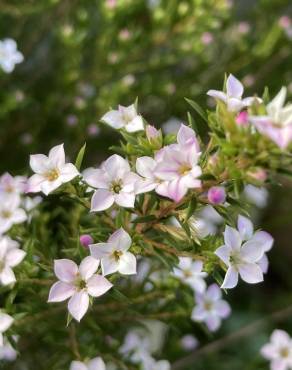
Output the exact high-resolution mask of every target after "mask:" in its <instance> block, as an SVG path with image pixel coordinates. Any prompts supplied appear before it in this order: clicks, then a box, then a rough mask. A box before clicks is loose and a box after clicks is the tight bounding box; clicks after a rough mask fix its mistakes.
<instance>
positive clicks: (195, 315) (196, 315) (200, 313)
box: [191, 301, 206, 321]
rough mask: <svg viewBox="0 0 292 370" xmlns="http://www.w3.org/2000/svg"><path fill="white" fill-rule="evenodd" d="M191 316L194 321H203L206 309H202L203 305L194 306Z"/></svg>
mask: <svg viewBox="0 0 292 370" xmlns="http://www.w3.org/2000/svg"><path fill="white" fill-rule="evenodd" d="M196 302H197V301H196ZM191 318H192V320H194V321H203V320H205V318H206V310H205V309H204V307H201V306H195V308H194V309H193V311H192V315H191Z"/></svg>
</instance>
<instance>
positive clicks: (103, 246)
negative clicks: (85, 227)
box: [89, 243, 115, 260]
mask: <svg viewBox="0 0 292 370" xmlns="http://www.w3.org/2000/svg"><path fill="white" fill-rule="evenodd" d="M89 249H90V254H91V255H92V256H93V257H94V258H96V259H98V260H99V259H102V258H104V257H107V256H109V255H110V254H112V252H113V251H114V250H115V246H114V245H112V244H110V243H96V244H91V245H90V246H89Z"/></svg>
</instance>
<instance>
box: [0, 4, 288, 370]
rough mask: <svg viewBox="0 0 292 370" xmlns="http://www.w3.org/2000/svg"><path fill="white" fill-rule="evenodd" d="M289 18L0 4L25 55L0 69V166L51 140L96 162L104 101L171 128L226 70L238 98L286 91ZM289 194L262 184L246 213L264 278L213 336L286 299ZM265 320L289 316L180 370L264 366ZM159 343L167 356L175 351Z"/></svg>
mask: <svg viewBox="0 0 292 370" xmlns="http://www.w3.org/2000/svg"><path fill="white" fill-rule="evenodd" d="M289 17H290V18H289ZM291 18H292V3H291V1H290V0H241V1H239V0H238V1H231V0H107V1H106V0H79V1H77V0H26V1H20V0H6V1H5V0H0V39H4V38H7V37H10V38H14V39H15V40H16V41H17V43H18V48H19V50H20V51H21V52H22V53H23V55H24V58H25V59H24V62H23V63H22V64H20V65H17V66H16V68H15V70H14V71H13V73H11V74H5V73H4V72H2V71H0V81H1V89H0V158H1V161H0V166H1V171H2V172H4V171H6V170H8V171H10V172H11V173H13V174H17V173H22V172H24V173H25V172H27V167H28V158H29V153H41V152H46V151H48V149H49V148H50V147H52V146H53V145H56V144H58V143H61V142H64V143H65V148H66V152H67V154H68V156H69V157H71V158H74V156H75V155H76V153H77V151H78V150H79V148H80V147H81V145H83V143H84V142H85V141H86V142H87V144H88V149H87V155H86V159H85V163H86V165H88V166H91V165H95V164H97V163H99V162H100V160H101V159H102V158H104V157H105V156H106V155H108V153H109V150H108V147H109V146H110V145H111V144H112V143H114V142H116V141H117V140H118V135H117V134H116V133H115V132H113V131H112V130H110V129H108V128H106V127H104V126H103V125H101V124H100V123H99V119H100V117H101V116H102V115H103V114H104V113H105V112H106V111H107V110H108V109H109V107H116V106H117V105H118V104H122V105H129V104H131V103H132V102H134V100H135V99H136V97H138V98H139V111H140V112H142V114H143V116H144V117H145V118H146V119H147V120H148V122H149V123H151V124H154V125H156V126H163V127H165V129H166V130H170V129H173V128H174V127H175V123H176V122H177V121H178V120H179V121H185V120H186V112H187V110H188V109H189V107H188V106H187V103H186V102H185V101H184V97H189V98H191V99H193V100H195V101H197V102H198V103H199V104H200V105H201V106H204V107H209V108H211V107H212V104H213V101H212V100H209V99H208V98H207V96H206V91H207V90H208V89H210V88H216V89H220V88H221V87H222V83H223V79H224V73H225V72H226V73H233V74H234V75H236V76H237V77H238V78H240V79H241V80H242V81H243V83H244V85H245V87H246V94H247V95H250V94H253V93H254V92H257V93H258V94H259V95H260V94H261V93H262V92H263V89H264V87H265V86H269V88H270V92H271V94H272V95H273V94H274V93H275V92H277V90H278V89H279V88H280V87H281V86H282V85H286V86H288V91H289V94H290V98H291V93H292V78H291V77H292V69H291V65H292V56H291V53H292V20H291ZM165 123H167V124H166V126H165ZM291 198H292V188H291V184H290V183H287V184H285V187H278V188H276V189H271V194H270V197H269V203H268V206H267V208H266V209H265V210H263V211H261V212H259V213H258V215H257V219H258V221H259V224H260V225H261V227H262V228H263V229H265V230H267V231H270V232H271V233H272V234H273V236H274V237H275V239H276V243H275V248H274V249H273V251H272V252H271V253H270V260H271V266H270V271H269V274H268V276H267V278H266V281H265V284H261V285H259V286H256V287H251V286H246V285H245V286H244V285H242V286H241V287H240V288H238V289H236V290H235V291H232V292H231V293H229V294H228V297H227V299H228V300H229V302H230V303H231V305H232V307H233V308H234V314H233V316H232V318H231V319H230V320H228V322H227V323H226V324H225V325H223V328H222V330H221V331H220V332H219V333H218V334H216V335H215V338H217V337H220V336H222V335H228V333H230V332H232V331H234V330H236V328H240V327H241V326H243V325H245V324H247V323H249V322H251V321H252V320H255V319H258V318H263V317H265V315H268V314H270V313H271V312H273V311H275V310H278V309H280V308H281V307H282V308H283V307H286V306H288V305H290V304H292V300H291V298H292V293H291V292H292V271H291V267H290V266H291V263H292V252H291V250H292V249H291V243H290V239H291V237H290V234H291V226H292V217H291V216H292V201H291V200H290V199H291ZM182 325H183V324H182ZM274 327H282V328H284V329H286V330H287V331H288V332H290V334H292V317H291V319H290V318H288V319H287V318H286V319H285V320H283V321H282V322H280V324H274V323H273V322H272V321H269V320H268V322H267V325H266V326H263V327H262V328H261V330H255V331H254V333H253V334H252V335H249V336H246V337H243V338H242V339H240V340H238V341H236V342H234V344H227V345H226V346H224V349H221V350H220V351H219V352H216V353H213V352H210V353H208V355H207V356H206V355H205V356H203V355H202V356H200V357H198V358H197V359H196V360H195V364H193V365H191V366H190V367H187V369H189V370H191V369H198V370H200V369H211V370H212V369H218V368H219V369H222V370H223V369H226V370H227V369H228V370H237V369H240V370H241V369H257V370H258V369H267V364H266V363H265V362H264V361H263V360H262V359H260V357H259V355H258V350H259V348H260V346H261V345H262V344H263V343H264V342H265V341H267V338H268V335H269V334H270V332H271V330H272V329H273V328H274ZM191 330H192V327H186V328H183V331H186V332H190V331H191ZM172 334H173V335H177V336H178V333H172ZM194 334H197V333H194ZM199 339H200V340H201V342H202V344H204V343H205V342H207V341H208V337H206V334H205V333H199ZM168 349H169V351H166V354H165V355H164V358H167V357H168V358H169V359H170V360H172V359H175V358H177V357H179V356H183V355H185V354H186V353H184V352H183V351H180V350H179V349H178V348H173V347H172V346H171V345H169V346H168Z"/></svg>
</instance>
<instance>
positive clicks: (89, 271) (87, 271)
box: [79, 256, 99, 281]
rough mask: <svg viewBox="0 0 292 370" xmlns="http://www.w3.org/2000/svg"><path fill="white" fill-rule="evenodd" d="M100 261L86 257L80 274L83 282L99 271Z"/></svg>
mask: <svg viewBox="0 0 292 370" xmlns="http://www.w3.org/2000/svg"><path fill="white" fill-rule="evenodd" d="M98 266H99V260H98V259H96V258H93V257H91V256H87V257H85V258H84V259H83V260H82V262H81V263H80V266H79V273H80V275H81V277H82V279H83V280H85V281H86V280H88V279H89V278H90V277H91V276H92V275H93V274H94V273H95V272H96V271H97V269H98Z"/></svg>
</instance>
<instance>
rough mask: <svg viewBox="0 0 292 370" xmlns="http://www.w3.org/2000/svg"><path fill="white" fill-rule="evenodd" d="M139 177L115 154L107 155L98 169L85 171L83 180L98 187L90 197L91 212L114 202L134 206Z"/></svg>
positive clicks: (108, 206)
mask: <svg viewBox="0 0 292 370" xmlns="http://www.w3.org/2000/svg"><path fill="white" fill-rule="evenodd" d="M139 179H140V177H139V176H138V175H137V174H135V173H134V172H131V170H130V165H129V163H128V161H126V160H125V159H124V158H122V157H121V156H119V155H117V154H114V155H112V156H111V157H109V158H108V159H107V160H106V161H105V162H104V163H103V164H102V165H101V168H100V169H95V170H91V171H90V172H87V173H86V174H85V175H84V180H85V181H86V182H87V184H88V185H89V186H91V187H93V188H95V189H98V190H96V191H95V193H94V194H93V197H92V199H91V212H98V211H104V210H105V209H108V208H110V207H111V206H112V205H113V204H114V203H116V204H117V205H119V206H121V207H134V203H135V183H136V181H138V180H139Z"/></svg>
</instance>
